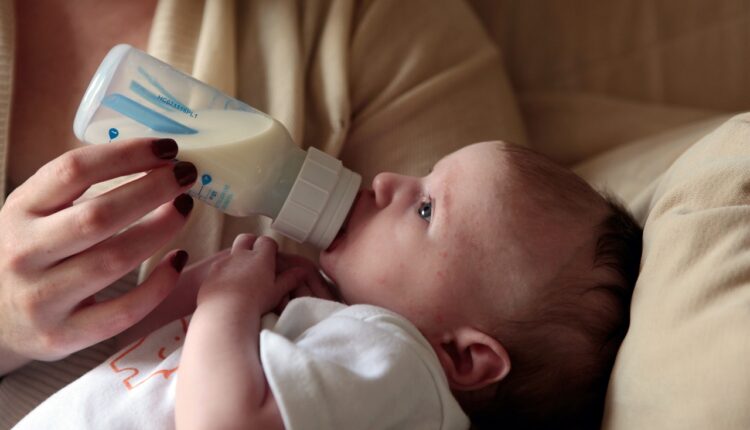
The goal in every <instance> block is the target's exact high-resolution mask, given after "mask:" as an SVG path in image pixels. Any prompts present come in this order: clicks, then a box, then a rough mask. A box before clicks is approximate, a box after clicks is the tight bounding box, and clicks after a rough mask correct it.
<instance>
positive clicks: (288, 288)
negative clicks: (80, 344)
mask: <svg viewBox="0 0 750 430" xmlns="http://www.w3.org/2000/svg"><path fill="white" fill-rule="evenodd" d="M641 234H642V232H641V229H640V227H639V226H638V224H637V223H636V222H635V221H634V220H633V219H632V217H631V216H630V215H629V214H628V213H627V212H626V211H625V210H624V209H623V208H622V207H621V206H619V205H618V204H616V203H614V202H612V201H610V200H608V199H605V198H604V197H602V196H601V195H600V194H598V193H597V192H595V191H594V190H593V189H592V188H591V187H589V186H588V185H587V184H586V183H585V182H584V181H583V180H582V179H580V178H579V177H577V176H576V175H574V174H573V173H571V172H569V171H567V170H565V169H563V168H561V167H559V166H557V165H556V164H554V163H553V162H551V161H549V160H547V159H546V158H544V157H541V156H539V155H537V154H535V153H533V152H532V151H529V150H527V149H524V148H521V147H516V146H513V145H509V144H505V143H502V142H483V143H478V144H474V145H470V146H467V147H464V148H462V149H460V150H458V151H456V152H454V153H452V154H450V155H448V156H446V157H445V158H443V159H442V160H441V161H439V162H438V163H437V164H436V165H435V166H434V168H433V170H432V171H431V172H430V173H429V175H427V176H425V177H422V178H417V177H407V176H401V175H396V174H391V173H381V174H380V175H378V176H377V177H376V178H375V179H374V180H373V183H372V190H364V191H362V192H361V193H360V195H359V196H358V199H357V201H356V202H355V204H354V206H353V208H352V210H351V213H350V215H349V219H348V221H347V223H346V225H345V228H344V230H343V232H342V233H341V234H340V235H339V237H337V239H336V240H335V241H334V243H333V244H332V245H331V246H330V247H329V248H328V249H326V250H325V251H323V252H322V253H321V254H320V259H319V263H320V267H321V270H322V271H323V272H324V273H325V275H326V276H327V277H328V278H329V279H330V281H331V289H332V291H328V290H327V289H326V288H325V286H324V284H323V283H322V281H321V280H319V279H318V278H316V277H315V276H313V275H311V273H312V271H311V270H310V267H311V263H304V262H302V263H299V262H300V261H301V260H300V259H296V260H294V259H291V260H290V259H286V260H284V259H283V258H279V256H278V254H277V250H276V245H275V243H274V242H273V241H272V240H271V239H270V238H265V237H261V238H257V239H256V238H255V237H253V236H249V235H240V236H239V237H238V238H237V239H236V240H235V243H234V245H233V247H232V250H231V253H230V254H228V255H225V256H224V257H222V258H221V259H219V260H217V261H216V262H215V263H214V264H213V265H212V266H211V269H210V271H209V273H208V274H207V276H206V279H205V281H204V282H203V284H202V286H201V288H200V291H199V292H198V297H197V303H198V306H197V309H196V311H195V313H194V314H193V316H192V320H191V321H190V323H189V324H190V325H189V329H188V330H187V336H186V339H185V344H184V346H183V347H181V348H180V347H177V348H171V350H166V352H165V350H164V348H162V349H160V350H159V356H160V357H162V358H163V359H164V363H166V362H167V361H168V360H169V358H170V357H173V356H174V357H176V358H174V360H173V364H172V365H173V368H172V369H171V372H167V373H168V375H167V373H165V370H164V367H165V366H167V367H168V365H164V364H162V369H161V370H159V371H152V372H151V373H148V372H143V373H142V376H143V375H149V376H148V378H143V377H142V378H141V380H140V382H138V384H143V385H147V384H153V382H149V381H153V380H154V379H162V378H163V379H165V380H169V375H171V374H172V373H174V371H175V370H176V363H177V361H176V360H179V380H178V381H177V382H176V408H175V411H176V424H177V426H178V427H180V428H187V427H203V428H206V427H208V428H228V427H237V426H248V427H251V428H262V429H273V428H284V427H286V428H409V429H415V428H441V429H449V428H468V427H469V425H470V424H469V417H470V419H471V425H473V426H475V427H477V428H493V429H494V428H556V429H557V428H598V426H599V423H600V420H601V413H602V405H603V399H604V395H605V392H606V387H607V383H608V379H609V374H610V371H611V368H612V365H613V362H614V358H615V355H616V352H617V349H618V348H619V345H620V342H621V341H622V339H623V337H624V335H625V332H626V330H627V327H628V321H629V318H628V315H629V303H630V297H631V293H632V289H633V286H634V284H635V280H636V277H637V274H638V268H639V263H640V256H641ZM290 261H292V263H290ZM293 261H296V262H297V263H294V262H293ZM277 262H278V264H277ZM301 285H304V286H305V287H303V288H307V289H308V295H309V293H310V292H312V295H314V296H317V297H318V298H300V299H295V300H292V301H291V302H289V303H288V304H286V300H285V299H287V300H288V298H289V297H290V296H292V297H296V296H299V295H304V294H301V293H300V291H301V288H300V286H301ZM323 299H327V300H323ZM331 299H335V301H334V300H331ZM337 301H338V302H337ZM339 302H340V303H339ZM282 304H286V307H285V308H284V309H283V312H282V313H281V315H280V316H279V317H278V318H277V317H275V316H273V315H270V316H269V315H267V316H266V317H263V318H262V316H263V315H264V314H268V313H269V312H270V311H273V310H274V309H279V307H280V305H282ZM186 324H187V321H185V320H183V321H182V322H181V323H179V324H178V323H177V322H175V323H173V324H172V325H171V326H172V330H178V331H179V330H184V327H185V326H186ZM263 327H265V328H266V330H262V328H263ZM168 328H169V327H165V328H162V329H160V331H161V332H164V330H165V329H168ZM157 333H158V332H157ZM175 333H176V334H175ZM175 333H172V332H170V333H168V334H167V335H164V336H163V338H164V339H167V338H169V339H172V338H174V339H178V338H180V336H179V334H181V332H180V333H177V332H175ZM173 334H174V336H173ZM157 337H158V336H157ZM130 350H133V347H131V349H130ZM170 351H172V352H170ZM180 353H181V356H180ZM122 357H123V355H122V354H120V355H119V356H118V357H116V358H117V359H118V360H120V361H115V360H111V361H109V363H105V365H106V364H108V367H109V368H108V369H107V370H103V371H102V372H107V371H108V372H110V373H111V372H112V369H115V368H117V369H121V368H123V369H131V368H132V366H131V368H129V367H127V366H125V365H123V364H122ZM100 367H107V366H100ZM95 371H96V369H95V370H94V371H92V372H95ZM92 372H90V373H92ZM132 373H133V372H130V374H132ZM136 373H138V371H137V370H136ZM153 375H159V376H158V377H156V378H152V376H153ZM86 376H88V375H85V376H84V377H82V378H81V379H84V378H85V377H86ZM149 378H150V379H149ZM174 379H175V378H171V385H169V387H168V388H166V391H163V392H164V393H167V394H164V395H161V396H159V397H158V399H160V400H159V401H157V402H156V403H159V402H161V403H165V404H168V406H166V407H165V409H164V410H165V411H169V410H170V409H169V408H170V407H171V402H172V398H171V397H170V396H172V395H174V389H175V385H174ZM136 380H137V378H136V379H129V381H130V382H129V384H130V385H129V386H130V387H131V388H128V389H129V390H131V393H132V392H134V391H136V389H135V388H132V387H136V386H137V385H135V382H134V381H136ZM79 381H80V380H79ZM74 384H75V383H74ZM74 384H71V385H74ZM66 389H68V387H66ZM62 391H65V389H64V390H62ZM100 393H101V391H100ZM60 395H61V392H59V393H57V394H56V395H55V396H53V399H54V397H60ZM100 396H101V395H100ZM151 399H153V397H152V398H151ZM163 399H167V400H163ZM50 400H52V399H50ZM50 400H48V403H49V402H50ZM154 403H155V402H154V401H153V400H149V409H150V410H152V411H153V410H155V409H158V408H159V405H158V404H154ZM42 406H45V405H44V404H43V405H42ZM40 408H41V407H40ZM33 415H34V413H32V414H31V415H30V416H29V417H31V416H33ZM29 417H27V419H28V418H29ZM37 422H39V421H37ZM168 422H169V419H166V420H165V421H164V423H168ZM22 423H23V422H22ZM31 423H33V421H29V424H31ZM29 428H31V427H29Z"/></svg>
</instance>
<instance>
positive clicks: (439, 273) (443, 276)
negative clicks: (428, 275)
mask: <svg viewBox="0 0 750 430" xmlns="http://www.w3.org/2000/svg"><path fill="white" fill-rule="evenodd" d="M436 275H437V277H438V278H440V279H445V270H438V271H437V273H436Z"/></svg>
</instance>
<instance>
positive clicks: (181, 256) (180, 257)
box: [170, 249, 188, 273]
mask: <svg viewBox="0 0 750 430" xmlns="http://www.w3.org/2000/svg"><path fill="white" fill-rule="evenodd" d="M187 260H188V253H187V252H186V251H183V250H182V249H181V250H179V251H177V254H175V255H174V257H172V260H171V261H170V263H171V264H172V267H174V270H176V271H177V273H180V272H182V269H183V268H184V267H185V263H187Z"/></svg>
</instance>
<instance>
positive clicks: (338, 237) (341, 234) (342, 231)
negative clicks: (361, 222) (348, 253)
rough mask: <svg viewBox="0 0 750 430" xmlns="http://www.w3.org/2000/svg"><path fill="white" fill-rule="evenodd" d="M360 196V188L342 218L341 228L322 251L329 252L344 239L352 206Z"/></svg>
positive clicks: (354, 205)
mask: <svg viewBox="0 0 750 430" xmlns="http://www.w3.org/2000/svg"><path fill="white" fill-rule="evenodd" d="M360 197H362V190H360V191H359V192H358V193H357V195H356V197H354V202H352V207H351V208H350V209H349V213H348V214H347V215H346V218H344V223H343V224H341V229H340V230H339V232H338V234H337V235H336V237H335V238H334V239H333V242H331V244H330V245H328V248H326V250H325V251H324V252H331V251H333V249H334V248H336V247H337V246H338V245H339V244H340V243H341V241H342V240H344V236H346V230H347V227H348V226H349V220H351V218H352V214H353V213H354V208H355V207H356V206H357V202H359V198H360Z"/></svg>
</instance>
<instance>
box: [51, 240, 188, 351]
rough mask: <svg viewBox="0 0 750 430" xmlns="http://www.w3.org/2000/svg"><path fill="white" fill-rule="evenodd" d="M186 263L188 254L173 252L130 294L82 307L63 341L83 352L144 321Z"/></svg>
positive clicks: (164, 295) (66, 330) (69, 321)
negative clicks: (82, 335)
mask: <svg viewBox="0 0 750 430" xmlns="http://www.w3.org/2000/svg"><path fill="white" fill-rule="evenodd" d="M187 259H188V255H187V252H185V251H181V250H180V251H173V252H171V253H169V254H167V255H166V256H165V257H164V258H163V259H162V261H161V262H160V263H159V264H158V265H157V266H156V268H155V269H154V271H153V272H151V274H150V275H149V277H148V278H147V279H146V280H145V281H144V282H143V283H141V284H140V285H139V286H137V287H135V288H134V289H133V290H131V291H129V292H127V293H125V294H123V295H122V296H120V297H118V298H116V299H112V300H109V301H106V302H101V303H97V304H94V305H91V306H87V307H83V308H81V309H79V310H78V311H76V312H75V313H73V315H71V317H70V319H69V320H68V323H67V324H65V326H64V327H65V328H64V333H63V336H64V337H65V338H67V339H70V340H71V342H77V343H78V344H77V345H75V348H72V349H73V350H79V349H83V348H85V347H87V346H89V345H93V344H94V343H97V342H99V341H101V340H104V339H107V338H110V337H112V336H114V335H116V334H118V333H120V332H122V331H123V330H125V329H127V328H128V327H130V326H132V325H134V324H135V323H137V322H138V321H140V320H141V319H143V317H145V316H146V315H148V313H149V312H151V311H152V310H153V309H154V308H155V307H156V306H157V305H158V304H159V303H161V301H162V300H164V298H165V297H167V296H168V295H169V293H170V291H172V289H173V288H174V287H175V285H177V280H178V278H179V277H180V272H181V271H182V268H183V267H184V266H185V263H186V262H187ZM66 332H67V333H66ZM81 333H87V336H86V337H81Z"/></svg>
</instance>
